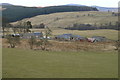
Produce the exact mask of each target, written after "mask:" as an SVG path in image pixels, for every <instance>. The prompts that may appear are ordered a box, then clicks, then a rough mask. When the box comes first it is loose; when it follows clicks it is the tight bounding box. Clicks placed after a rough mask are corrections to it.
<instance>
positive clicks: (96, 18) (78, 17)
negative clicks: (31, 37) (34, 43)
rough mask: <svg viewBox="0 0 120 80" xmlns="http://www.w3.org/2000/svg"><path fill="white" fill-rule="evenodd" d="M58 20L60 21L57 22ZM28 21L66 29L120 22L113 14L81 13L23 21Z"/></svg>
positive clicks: (61, 14)
mask: <svg viewBox="0 0 120 80" xmlns="http://www.w3.org/2000/svg"><path fill="white" fill-rule="evenodd" d="M88 14H92V15H93V16H88ZM83 15H86V16H83ZM57 18H59V19H58V20H57ZM26 20H29V21H31V22H32V25H40V23H44V24H45V25H46V26H48V27H49V28H58V27H61V28H65V27H71V26H72V25H73V24H74V23H79V24H87V23H89V24H96V25H100V24H101V23H102V24H106V23H109V22H112V24H115V23H116V21H118V17H117V16H112V12H109V13H108V12H99V11H80V12H60V13H53V14H48V15H38V16H35V17H32V18H26V19H23V21H26ZM13 24H14V23H13Z"/></svg>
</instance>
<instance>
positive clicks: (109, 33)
mask: <svg viewBox="0 0 120 80" xmlns="http://www.w3.org/2000/svg"><path fill="white" fill-rule="evenodd" d="M32 31H36V32H41V31H43V32H44V30H43V29H33V30H32ZM65 33H67V34H69V33H72V34H76V35H81V36H85V37H92V36H105V37H106V38H108V39H112V40H118V31H117V30H110V29H101V30H65V29H52V35H61V34H65Z"/></svg>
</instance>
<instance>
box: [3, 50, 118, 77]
mask: <svg viewBox="0 0 120 80" xmlns="http://www.w3.org/2000/svg"><path fill="white" fill-rule="evenodd" d="M2 75H3V78H117V77H118V76H117V75H118V54H117V52H115V51H112V52H86V51H80V52H74V53H73V52H54V51H51V52H47V51H32V50H19V49H10V48H3V74H2Z"/></svg>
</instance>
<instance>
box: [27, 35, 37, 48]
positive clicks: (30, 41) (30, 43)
mask: <svg viewBox="0 0 120 80" xmlns="http://www.w3.org/2000/svg"><path fill="white" fill-rule="evenodd" d="M28 43H29V46H30V49H33V46H34V45H35V44H36V39H35V37H34V36H31V38H30V39H29V40H28Z"/></svg>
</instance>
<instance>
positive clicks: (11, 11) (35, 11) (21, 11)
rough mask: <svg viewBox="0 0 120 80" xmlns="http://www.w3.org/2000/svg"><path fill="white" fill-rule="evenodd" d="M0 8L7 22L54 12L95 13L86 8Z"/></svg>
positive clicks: (94, 9) (8, 6)
mask: <svg viewBox="0 0 120 80" xmlns="http://www.w3.org/2000/svg"><path fill="white" fill-rule="evenodd" d="M2 8H3V11H2V13H3V17H5V18H7V19H8V21H9V22H14V21H18V20H21V19H24V18H30V17H33V16H37V15H43V14H50V13H56V12H74V11H97V9H96V8H92V7H87V6H50V7H43V8H37V7H25V6H17V5H7V4H5V5H3V6H2Z"/></svg>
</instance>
